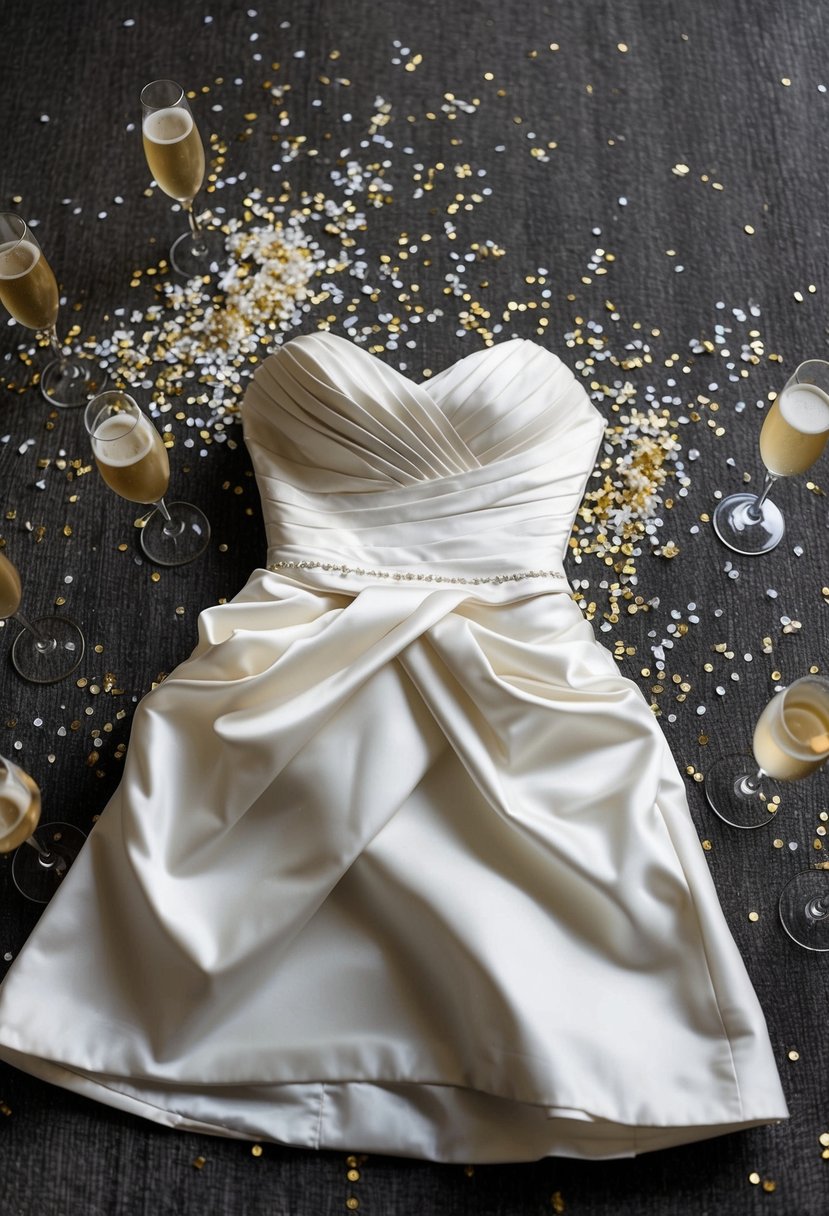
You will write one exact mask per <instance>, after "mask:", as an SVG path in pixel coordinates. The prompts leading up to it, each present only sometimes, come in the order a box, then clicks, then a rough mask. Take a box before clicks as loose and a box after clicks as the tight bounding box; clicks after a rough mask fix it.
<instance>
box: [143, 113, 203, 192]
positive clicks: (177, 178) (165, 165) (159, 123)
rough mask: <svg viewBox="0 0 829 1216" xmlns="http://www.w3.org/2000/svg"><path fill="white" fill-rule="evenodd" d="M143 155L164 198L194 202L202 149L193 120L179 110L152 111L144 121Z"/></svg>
mask: <svg viewBox="0 0 829 1216" xmlns="http://www.w3.org/2000/svg"><path fill="white" fill-rule="evenodd" d="M143 134H144V155H145V156H146V158H147V164H148V165H149V166H150V172H151V173H152V175H153V177H154V178H155V180H156V181H157V182H158V184H159V186H160V187H161V189H162V190H163V191H164V193H165V194H169V195H170V197H171V198H175V199H178V201H179V202H189V201H190V200H191V199H193V198H195V197H196V195H197V194H198V192H199V190H200V189H201V184H202V181H203V180H204V148H203V146H202V142H201V136H200V135H199V132H198V128H197V127H196V124H195V123H194V122H193V116H192V114H190V112H189V111H188V110H183V109H181V108H180V107H179V106H169V107H168V108H167V109H165V110H153V112H152V113H151V114H148V115H147V117H146V118H145V119H144V127H143Z"/></svg>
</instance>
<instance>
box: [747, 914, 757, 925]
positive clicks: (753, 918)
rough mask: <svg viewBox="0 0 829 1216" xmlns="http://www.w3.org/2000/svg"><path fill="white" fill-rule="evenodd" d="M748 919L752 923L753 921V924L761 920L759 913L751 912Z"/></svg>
mask: <svg viewBox="0 0 829 1216" xmlns="http://www.w3.org/2000/svg"><path fill="white" fill-rule="evenodd" d="M748 919H749V920H750V921H752V923H754V922H756V921H758V920H759V919H760V913H759V912H749V914H748Z"/></svg>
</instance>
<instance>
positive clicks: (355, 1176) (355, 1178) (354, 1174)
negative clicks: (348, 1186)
mask: <svg viewBox="0 0 829 1216" xmlns="http://www.w3.org/2000/svg"><path fill="white" fill-rule="evenodd" d="M346 1178H347V1179H348V1181H349V1182H359V1181H360V1171H359V1170H356V1169H352V1170H349V1171H348V1173H347V1174H346Z"/></svg>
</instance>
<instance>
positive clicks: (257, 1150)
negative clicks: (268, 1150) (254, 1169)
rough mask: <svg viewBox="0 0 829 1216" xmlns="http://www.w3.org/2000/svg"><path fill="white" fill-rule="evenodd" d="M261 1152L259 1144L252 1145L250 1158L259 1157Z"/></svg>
mask: <svg viewBox="0 0 829 1216" xmlns="http://www.w3.org/2000/svg"><path fill="white" fill-rule="evenodd" d="M262 1151H263V1150H262V1145H261V1144H254V1145H253V1147H252V1148H251V1150H250V1155H251V1157H261V1156H262Z"/></svg>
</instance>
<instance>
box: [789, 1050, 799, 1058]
mask: <svg viewBox="0 0 829 1216" xmlns="http://www.w3.org/2000/svg"><path fill="white" fill-rule="evenodd" d="M789 1059H790V1060H799V1059H800V1052H799V1051H795V1050H794V1049H793V1050H792V1051H790V1052H789Z"/></svg>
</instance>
